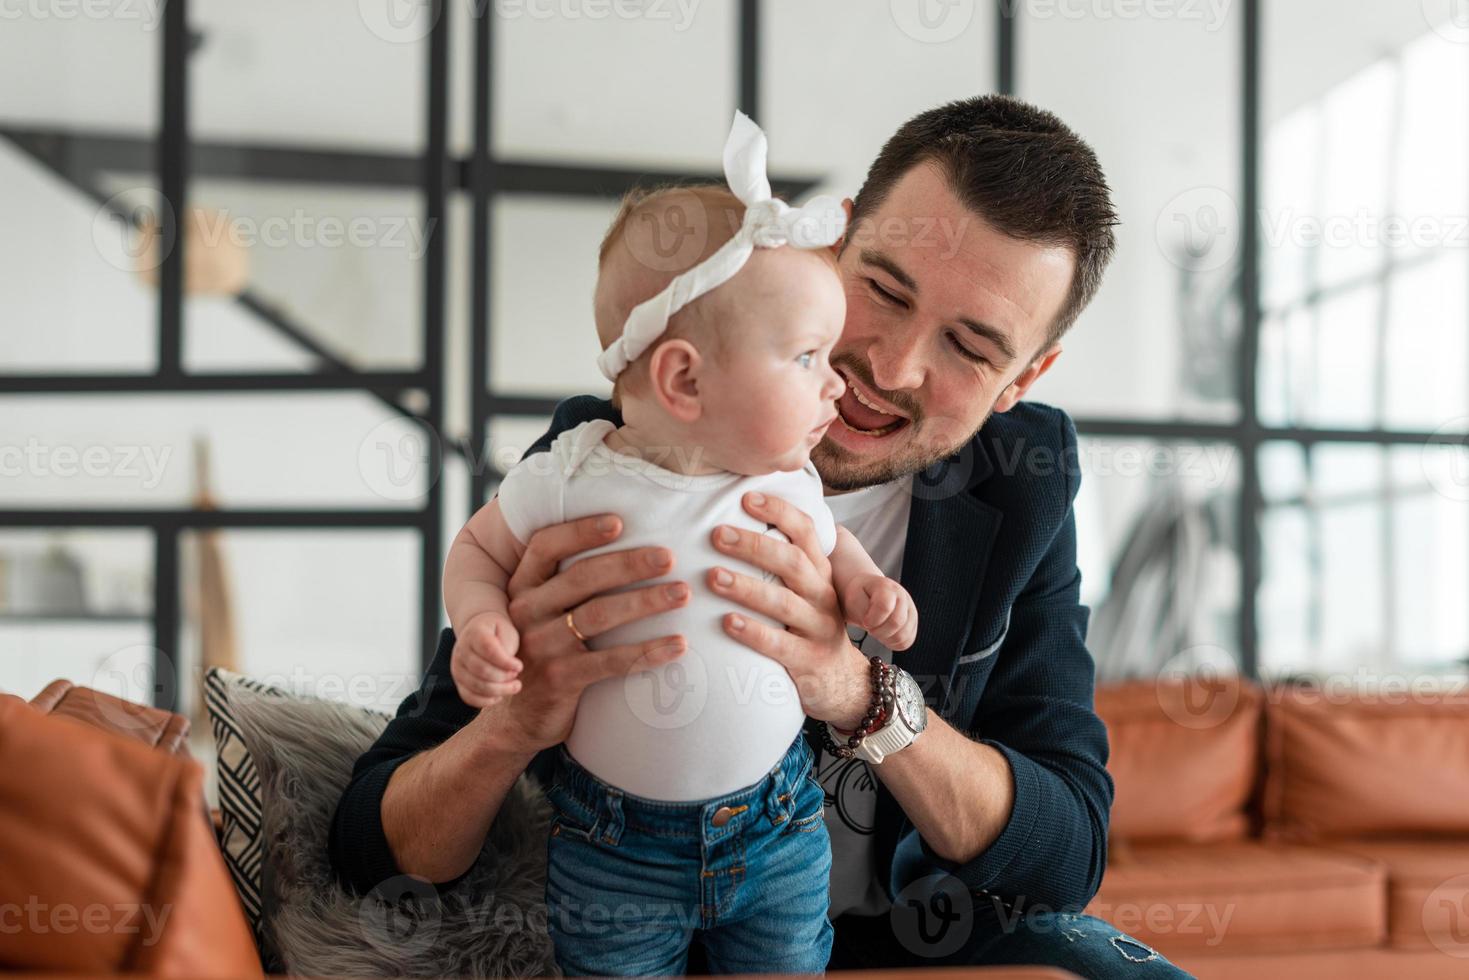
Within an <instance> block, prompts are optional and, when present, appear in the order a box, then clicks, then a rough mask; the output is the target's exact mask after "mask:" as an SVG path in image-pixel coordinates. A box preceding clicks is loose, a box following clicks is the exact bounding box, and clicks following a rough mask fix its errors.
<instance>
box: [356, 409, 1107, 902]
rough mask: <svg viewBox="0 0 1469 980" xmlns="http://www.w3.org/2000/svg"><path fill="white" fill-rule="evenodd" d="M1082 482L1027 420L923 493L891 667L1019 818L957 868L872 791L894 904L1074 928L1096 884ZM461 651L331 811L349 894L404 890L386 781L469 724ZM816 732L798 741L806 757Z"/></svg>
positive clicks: (1045, 427)
mask: <svg viewBox="0 0 1469 980" xmlns="http://www.w3.org/2000/svg"><path fill="white" fill-rule="evenodd" d="M589 419H608V420H611V421H613V422H616V423H620V422H621V418H620V416H619V414H618V413H617V410H616V409H614V408H613V407H612V405H611V404H610V403H609V402H607V401H605V400H603V399H600V398H594V397H591V396H578V397H575V398H569V399H567V400H565V401H563V402H562V403H561V404H560V405H558V406H557V408H556V412H555V415H554V417H553V419H552V423H551V428H550V430H549V431H548V432H547V433H546V434H545V435H544V436H542V437H541V439H540V441H538V442H537V443H536V444H535V445H534V446H532V447H531V448H530V449H529V450H528V451H527V455H529V454H531V453H535V452H540V451H544V450H545V449H546V448H547V447H549V445H550V443H551V440H552V439H554V438H555V436H556V435H558V434H559V433H561V432H563V431H565V430H566V429H570V428H573V427H575V426H577V425H579V424H581V423H582V422H585V421H587V420H589ZM1079 478H1080V473H1079V469H1078V455H1077V445H1076V430H1075V428H1074V427H1073V426H1072V424H1071V420H1070V419H1069V418H1068V417H1067V416H1066V414H1065V413H1064V412H1062V411H1060V410H1059V409H1055V408H1051V407H1049V406H1045V405H1040V404H1036V403H1033V402H1021V403H1020V404H1018V405H1016V406H1015V407H1014V408H1013V409H1011V410H1010V411H1009V412H1005V413H1001V414H996V415H993V416H991V417H990V419H989V420H988V421H987V422H986V423H985V425H984V426H983V428H981V429H980V431H979V433H978V434H977V435H976V436H975V437H974V438H973V439H972V440H970V442H969V443H967V444H966V445H965V446H964V447H963V448H962V449H961V450H960V451H959V452H958V453H956V454H954V455H953V456H951V457H949V458H948V459H945V460H942V461H940V462H939V463H936V464H934V465H933V466H931V467H929V468H928V469H927V470H925V471H924V472H923V473H921V474H918V475H917V477H916V478H915V481H914V489H913V504H912V510H911V514H910V517H909V520H908V541H907V545H906V549H905V551H904V554H903V568H902V573H901V575H900V580H901V582H902V584H903V586H904V587H905V588H907V589H908V591H909V593H910V594H912V596H913V600H914V603H915V604H916V605H917V607H918V639H917V642H916V643H915V644H914V645H913V646H912V647H911V648H909V649H907V650H904V651H900V652H898V653H897V654H895V655H894V658H893V659H894V662H895V663H896V664H897V665H898V666H900V667H902V668H903V669H905V670H907V671H908V672H909V673H911V674H912V675H913V676H914V678H915V679H917V681H918V683H919V684H920V686H922V688H923V690H924V694H925V697H926V699H927V701H928V704H929V708H930V710H934V711H937V712H939V714H941V715H942V716H943V717H944V719H945V720H947V721H948V722H949V723H950V724H951V725H953V726H954V727H956V728H958V729H960V730H961V731H963V732H965V733H967V734H968V735H969V736H970V737H971V738H974V739H976V740H978V741H980V742H983V743H985V744H987V745H991V746H993V747H994V748H995V749H997V750H998V751H1000V752H1001V753H1002V754H1003V755H1004V756H1005V758H1006V759H1007V760H1008V761H1009V764H1010V769H1011V772H1012V773H1013V775H1014V785H1015V806H1014V810H1013V811H1012V813H1011V815H1010V819H1009V821H1008V822H1007V824H1006V826H1005V828H1004V830H1003V831H1002V832H1001V834H1000V836H999V838H998V839H996V840H995V841H994V842H993V843H992V844H991V845H990V846H989V847H988V848H987V849H986V850H985V851H984V852H983V853H981V854H979V855H978V856H976V857H975V858H974V859H972V860H970V861H968V862H966V863H963V864H958V863H955V862H952V861H948V860H946V859H944V858H942V857H940V856H938V855H937V854H935V853H934V852H933V851H932V850H931V849H930V848H929V846H928V844H927V842H925V841H924V840H923V839H922V838H921V837H920V835H919V834H918V832H917V830H916V829H915V828H914V827H913V825H912V823H911V822H909V821H908V820H907V819H906V817H905V816H904V815H903V812H902V810H901V808H900V807H899V806H898V804H897V801H896V800H895V799H894V798H893V796H892V794H891V793H889V792H888V791H887V790H886V788H885V787H883V785H882V783H881V782H880V781H878V782H877V793H878V799H877V824H876V828H875V835H874V842H875V843H874V846H875V847H876V848H877V849H878V870H879V875H880V876H881V877H882V879H883V880H884V881H886V882H887V886H888V894H889V898H892V897H893V896H895V895H897V894H898V892H900V891H902V890H903V888H904V887H906V886H907V885H908V884H910V883H911V882H914V881H916V880H918V879H921V878H924V877H927V876H928V875H930V874H933V873H934V872H936V871H945V872H949V873H951V874H953V875H954V876H955V877H957V878H958V879H959V880H960V881H962V882H963V883H964V884H965V885H967V886H968V887H969V888H971V889H973V890H975V891H985V892H988V893H990V894H992V895H996V896H999V897H1002V898H1008V899H1012V900H1013V899H1017V898H1021V899H1023V900H1024V902H1025V903H1026V907H1037V906H1038V905H1041V904H1043V905H1046V906H1049V907H1051V908H1053V909H1062V908H1066V909H1072V910H1080V908H1081V907H1082V906H1083V905H1085V904H1086V902H1087V901H1089V900H1090V899H1091V897H1092V896H1093V895H1094V894H1095V893H1096V890H1097V887H1098V886H1099V885H1100V883H1101V878H1102V872H1103V870H1104V868H1105V867H1106V841H1107V819H1108V812H1109V810H1110V808H1111V805H1112V792H1113V787H1112V780H1111V778H1110V776H1109V775H1108V774H1107V769H1106V763H1107V733H1106V729H1105V728H1104V727H1103V725H1102V722H1101V721H1100V719H1098V718H1097V716H1096V713H1095V712H1094V711H1093V708H1092V692H1093V687H1094V665H1093V662H1092V658H1091V655H1090V654H1089V653H1088V652H1087V649H1086V625H1087V617H1088V611H1087V608H1086V607H1085V606H1083V605H1082V604H1081V599H1080V589H1081V575H1080V572H1079V571H1078V569H1077V566H1076V524H1075V518H1074V515H1073V513H1072V502H1073V501H1074V500H1075V497H1076V491H1077V486H1078V483H1079ZM453 647H454V637H453V633H452V631H450V630H445V631H444V633H443V635H442V636H441V638H440V642H439V649H438V651H437V653H436V655H435V657H434V661H433V663H432V665H431V666H430V667H429V670H428V673H427V674H426V675H425V676H424V679H423V685H422V686H421V688H420V689H419V691H418V692H417V693H415V694H414V695H412V696H410V697H409V698H408V699H406V700H405V701H404V702H403V704H402V705H401V706H400V707H399V709H398V713H397V716H396V717H395V718H394V719H393V721H392V722H390V723H389V725H388V727H387V729H386V730H385V731H384V732H383V734H382V736H381V737H379V739H378V740H377V742H376V743H374V744H373V746H372V748H371V749H369V750H368V751H367V752H366V753H365V754H364V755H363V756H362V758H361V759H359V760H358V762H357V765H356V766H355V767H354V769H353V773H352V781H351V783H350V784H349V785H348V787H347V789H346V791H345V792H344V793H343V796H342V799H341V801H340V803H339V804H338V807H337V811H336V814H335V816H334V818H333V821H332V828H331V835H330V841H329V849H330V852H331V859H332V864H333V866H334V867H335V868H336V871H337V873H338V875H339V876H340V877H341V878H342V880H343V881H344V882H345V883H347V884H348V885H350V886H351V887H353V888H355V889H356V890H357V891H359V892H362V893H366V892H367V891H370V890H371V889H372V888H373V887H374V886H375V885H377V884H378V883H380V882H382V881H385V880H387V879H388V878H391V877H394V876H396V875H398V874H400V873H401V872H400V871H399V869H398V868H397V866H396V864H395V863H394V861H393V857H392V852H391V850H390V849H389V848H388V845H387V839H386V837H385V836H384V834H383V830H382V822H381V803H382V794H383V791H384V789H385V788H386V786H387V782H388V779H389V777H391V776H392V773H393V771H394V770H396V769H397V767H398V766H399V765H401V764H402V763H403V762H406V761H407V760H408V759H409V758H411V757H412V756H413V755H414V754H415V753H417V752H420V751H422V750H424V749H427V748H431V747H433V746H435V745H437V744H439V743H440V742H442V741H443V740H444V739H446V738H448V737H449V736H450V735H452V734H453V733H454V732H455V731H456V730H458V728H460V727H461V726H463V725H464V724H467V723H468V722H469V720H470V719H471V718H473V717H474V715H475V714H476V709H474V708H471V707H469V706H468V705H466V704H464V703H463V702H462V701H460V700H459V697H458V695H457V693H456V692H455V690H454V684H453V681H452V679H451V678H450V675H449V660H450V655H451V653H452V651H453ZM815 724H816V723H815V722H814V721H811V720H809V719H808V723H807V726H806V736H807V738H808V739H809V740H811V742H812V745H813V748H814V747H817V746H818V745H819V742H817V736H816V734H815V732H816V730H815V727H814V726H815ZM553 752H554V750H553V749H547V750H545V751H543V752H541V753H540V754H538V755H537V756H536V758H535V760H534V761H533V762H532V763H531V766H530V771H531V772H532V773H533V774H535V775H537V776H538V777H540V778H542V779H543V780H544V779H545V778H546V777H547V776H548V775H549V773H550V771H551V768H550V767H551V765H552V762H553ZM457 881H458V879H455V882H457ZM455 882H448V883H445V884H444V887H449V886H452V885H453V884H454V883H455Z"/></svg>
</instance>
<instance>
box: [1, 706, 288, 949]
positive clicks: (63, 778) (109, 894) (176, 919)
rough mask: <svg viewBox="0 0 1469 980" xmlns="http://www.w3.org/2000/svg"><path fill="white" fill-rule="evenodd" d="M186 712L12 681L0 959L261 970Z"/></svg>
mask: <svg viewBox="0 0 1469 980" xmlns="http://www.w3.org/2000/svg"><path fill="white" fill-rule="evenodd" d="M187 734H188V722H187V721H185V720H184V719H183V718H180V717H178V716H176V715H172V714H169V713H167V712H163V711H157V710H154V709H152V708H146V707H143V706H142V705H137V704H132V703H130V702H127V701H122V700H119V699H117V698H114V697H111V696H109V695H106V694H102V693H99V692H96V691H90V690H86V689H83V688H76V687H73V686H72V685H71V684H70V683H68V682H66V681H56V682H54V683H52V684H51V685H50V686H48V687H47V688H46V689H45V690H44V691H42V692H41V694H40V695H38V696H37V697H36V698H35V699H34V700H33V701H32V702H29V703H28V702H26V701H23V700H21V699H20V698H17V697H14V696H12V695H8V694H0V968H3V969H5V970H7V971H17V970H33V971H52V972H55V971H65V972H68V973H74V974H107V973H118V972H126V973H140V974H150V975H153V976H167V977H190V978H209V977H259V976H261V969H260V960H259V958H258V956H257V954H256V951H255V943H254V940H253V939H252V938H251V936H250V930H249V928H248V926H247V925H246V924H245V917H244V913H243V911H242V910H241V908H240V901H239V898H238V896H237V895H236V892H235V888H234V884H233V883H232V882H231V881H230V877H229V873H228V872H227V871H226V870H225V865H224V860H223V858H222V857H221V856H220V853H219V848H218V845H217V843H216V838H215V830H214V826H213V823H212V821H211V818H210V814H209V812H208V811H207V810H206V809H205V805H204V771H203V770H202V769H201V768H200V766H199V764H198V763H197V762H195V761H194V760H193V759H191V758H189V756H188V749H187V748H186V745H185V739H186V736H187Z"/></svg>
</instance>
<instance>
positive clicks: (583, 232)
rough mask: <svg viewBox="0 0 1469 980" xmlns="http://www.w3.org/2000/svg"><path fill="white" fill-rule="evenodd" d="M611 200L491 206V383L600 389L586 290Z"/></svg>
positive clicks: (529, 388) (512, 388)
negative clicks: (492, 216) (492, 222)
mask: <svg viewBox="0 0 1469 980" xmlns="http://www.w3.org/2000/svg"><path fill="white" fill-rule="evenodd" d="M616 213H617V202H615V201H574V200H554V199H550V198H542V197H526V198H511V199H505V200H502V201H500V202H499V203H497V204H496V206H495V220H494V246H493V248H492V249H491V253H492V256H493V259H492V260H493V261H494V263H495V270H494V277H493V283H492V288H491V290H490V301H491V314H490V315H491V317H492V322H491V326H490V387H491V389H492V390H495V391H499V392H508V393H514V394H538V395H553V396H562V395H571V394H580V393H589V394H600V395H606V394H609V393H610V392H611V391H612V386H611V384H609V383H608V381H607V379H606V378H603V377H602V374H601V372H600V371H598V370H597V355H598V354H599V353H601V350H602V348H601V345H600V344H599V343H598V342H597V327H596V323H595V321H594V320H593V318H592V293H593V290H595V288H596V285H597V248H598V246H599V245H600V243H601V241H602V236H603V235H604V234H605V233H606V231H607V226H608V225H609V224H611V222H612V218H613V216H614V215H615V214H616Z"/></svg>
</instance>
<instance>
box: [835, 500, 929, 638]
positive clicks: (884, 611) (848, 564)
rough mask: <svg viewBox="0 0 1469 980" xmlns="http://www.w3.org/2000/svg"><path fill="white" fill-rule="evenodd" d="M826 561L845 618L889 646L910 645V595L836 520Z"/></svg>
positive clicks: (913, 625)
mask: <svg viewBox="0 0 1469 980" xmlns="http://www.w3.org/2000/svg"><path fill="white" fill-rule="evenodd" d="M830 561H831V582H832V585H833V586H835V587H836V590H837V596H838V597H839V598H840V599H841V601H842V614H843V615H844V616H845V617H846V619H847V622H849V623H851V624H852V625H854V626H860V627H862V628H863V629H865V630H867V631H868V632H869V633H871V634H872V635H873V636H875V637H877V639H878V640H879V641H880V642H881V643H882V644H883V645H884V646H886V647H887V648H888V649H889V650H906V649H908V648H909V647H910V646H912V645H913V641H914V640H915V639H916V638H917V636H918V609H917V607H916V606H915V605H914V604H913V597H912V596H910V595H908V592H907V590H906V589H904V588H903V587H902V586H901V585H899V584H898V583H897V582H895V581H893V580H892V579H890V578H888V577H887V576H886V575H884V574H883V573H882V569H880V568H878V567H877V562H875V561H873V560H872V556H871V555H869V554H868V553H867V549H865V548H863V547H862V544H861V542H859V541H858V540H857V538H856V536H854V535H853V534H852V532H850V531H848V530H847V529H846V528H844V527H842V526H841V525H840V524H838V525H837V543H836V547H835V548H833V549H832V550H831V556H830Z"/></svg>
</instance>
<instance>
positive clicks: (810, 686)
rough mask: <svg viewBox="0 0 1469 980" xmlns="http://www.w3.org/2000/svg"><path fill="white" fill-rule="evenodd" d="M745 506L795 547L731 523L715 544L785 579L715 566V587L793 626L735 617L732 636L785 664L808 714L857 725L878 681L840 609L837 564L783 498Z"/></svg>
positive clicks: (717, 533)
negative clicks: (763, 577)
mask: <svg viewBox="0 0 1469 980" xmlns="http://www.w3.org/2000/svg"><path fill="white" fill-rule="evenodd" d="M744 505H745V510H746V511H748V512H749V513H750V514H751V515H753V516H754V517H756V518H758V519H759V520H761V521H764V522H766V523H769V524H772V525H774V526H775V527H776V528H778V529H779V530H780V531H781V532H783V533H784V534H785V536H786V537H787V538H789V539H790V542H789V543H787V542H785V541H780V540H778V539H776V538H773V537H771V536H769V535H766V534H756V533H755V532H753V531H747V530H744V529H743V528H736V527H731V526H729V525H727V524H726V525H720V526H719V527H716V528H715V529H714V532H713V541H714V547H715V548H717V549H718V550H719V551H721V552H723V553H724V554H726V555H729V556H730V557H731V558H738V559H740V560H742V561H746V562H749V563H750V564H751V565H754V566H755V567H756V568H760V569H763V570H765V571H767V572H770V573H772V574H774V575H777V576H779V578H780V581H777V582H765V581H761V580H759V579H756V578H752V577H751V576H749V575H743V574H741V573H739V572H735V571H732V570H731V569H727V568H714V569H711V570H710V572H709V587H710V588H711V589H713V590H714V591H715V592H716V593H718V594H719V595H722V596H725V597H727V598H729V599H732V600H734V601H735V602H738V603H739V604H740V605H742V606H745V607H747V608H749V609H751V610H754V611H755V612H757V613H761V614H763V615H765V616H768V617H769V618H771V619H773V620H775V621H776V622H777V623H784V624H785V626H786V628H785V629H784V630H782V629H779V628H772V627H770V626H769V625H767V624H765V623H761V622H757V621H756V620H754V619H752V618H750V617H749V616H742V615H740V614H739V613H730V614H728V615H726V616H725V617H724V629H725V632H727V633H728V634H729V635H730V636H732V637H734V638H735V639H737V640H739V641H740V642H741V643H743V644H745V645H746V646H748V647H750V648H751V649H753V650H755V651H756V652H757V653H763V654H764V655H765V656H767V657H770V658H771V659H772V660H775V661H777V662H778V663H780V664H781V666H783V667H785V669H786V671H787V673H789V674H790V675H791V679H792V680H793V681H795V682H796V690H797V691H798V692H799V693H800V696H801V707H802V709H803V710H804V711H805V712H806V714H808V715H810V716H811V717H812V718H816V719H818V720H820V721H827V722H830V723H831V724H833V725H835V726H836V727H838V728H843V729H851V728H856V727H857V726H858V724H860V723H861V720H862V716H863V715H864V714H865V713H866V711H867V705H868V703H869V701H870V699H871V696H872V682H871V681H870V680H869V679H868V667H867V660H866V658H865V657H863V656H862V653H861V651H859V650H858V649H857V648H856V647H854V646H853V645H852V641H851V640H850V639H848V638H847V627H846V622H845V618H844V616H843V615H842V609H841V604H840V603H839V602H838V601H837V594H836V589H835V587H834V586H833V585H832V583H831V563H830V562H829V561H827V558H826V556H825V555H824V554H822V553H821V546H820V544H819V543H818V542H817V540H816V529H815V528H814V527H813V526H812V524H811V518H810V517H809V516H807V515H806V514H805V513H804V512H803V511H801V510H799V509H798V508H796V507H792V506H791V505H790V504H788V503H786V502H785V501H784V500H781V499H780V498H778V497H767V496H765V495H764V494H759V493H747V494H745V498H744ZM782 583H784V584H782Z"/></svg>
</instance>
